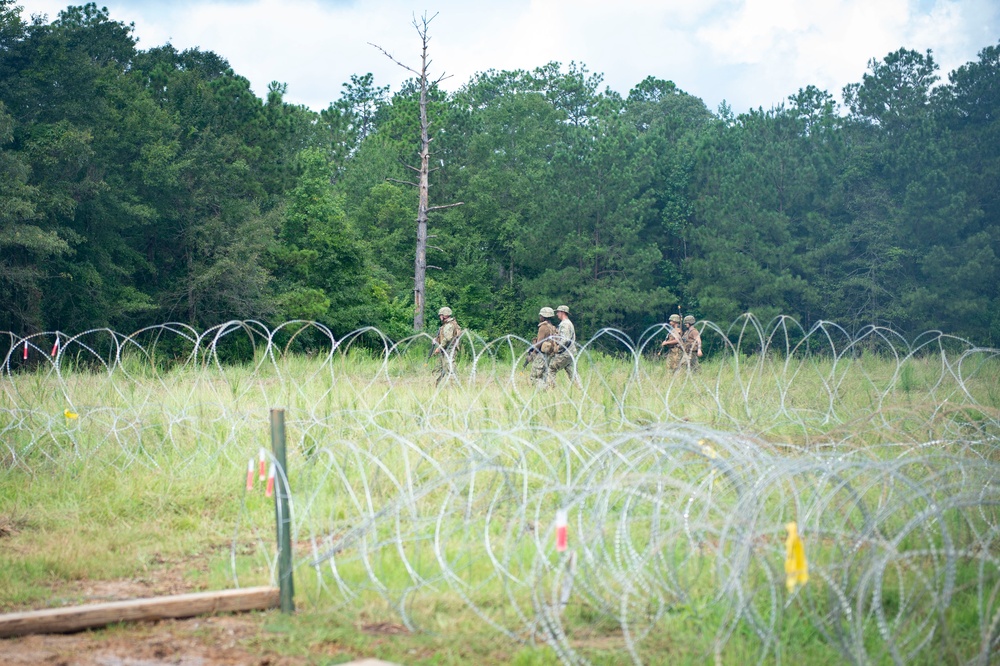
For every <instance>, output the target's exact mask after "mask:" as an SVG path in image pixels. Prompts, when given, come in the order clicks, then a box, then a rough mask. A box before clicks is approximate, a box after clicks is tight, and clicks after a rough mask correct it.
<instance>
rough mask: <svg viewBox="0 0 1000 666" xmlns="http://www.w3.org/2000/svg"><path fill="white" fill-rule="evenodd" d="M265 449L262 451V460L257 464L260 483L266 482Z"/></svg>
mask: <svg viewBox="0 0 1000 666" xmlns="http://www.w3.org/2000/svg"><path fill="white" fill-rule="evenodd" d="M264 456H265V453H264V449H261V450H260V459H259V460H258V462H257V479H258V480H260V481H263V480H264V474H265V468H264Z"/></svg>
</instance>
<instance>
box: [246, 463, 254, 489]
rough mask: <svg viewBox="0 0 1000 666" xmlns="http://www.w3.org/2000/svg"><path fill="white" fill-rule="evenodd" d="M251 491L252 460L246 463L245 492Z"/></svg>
mask: <svg viewBox="0 0 1000 666" xmlns="http://www.w3.org/2000/svg"><path fill="white" fill-rule="evenodd" d="M251 490H253V458H251V459H250V462H248V463H247V492H250V491H251Z"/></svg>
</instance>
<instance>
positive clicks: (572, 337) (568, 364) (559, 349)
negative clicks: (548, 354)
mask: <svg viewBox="0 0 1000 666" xmlns="http://www.w3.org/2000/svg"><path fill="white" fill-rule="evenodd" d="M556 316H557V317H559V335H558V336H557V337H556V347H555V352H556V354H555V356H553V357H552V360H551V361H550V362H549V371H550V372H551V373H552V382H553V384H554V383H555V380H556V373H557V372H559V371H560V370H562V369H564V368H565V370H566V374H568V375H569V379H570V381H571V382H573V381H575V382H576V383H577V384H579V383H580V379H579V378H578V377H577V376H576V374H575V373H574V371H573V370H574V369H573V357H574V355H575V354H576V328H575V327H574V326H573V322H572V321H571V320H570V318H569V306H566V305H560V306H559V307H557V308H556Z"/></svg>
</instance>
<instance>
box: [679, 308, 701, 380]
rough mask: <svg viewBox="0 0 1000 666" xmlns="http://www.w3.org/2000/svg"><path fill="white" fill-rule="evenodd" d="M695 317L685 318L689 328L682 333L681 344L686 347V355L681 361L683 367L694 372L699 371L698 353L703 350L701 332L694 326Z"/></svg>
mask: <svg viewBox="0 0 1000 666" xmlns="http://www.w3.org/2000/svg"><path fill="white" fill-rule="evenodd" d="M694 321H695V320H694V317H691V316H688V317H685V318H684V323H685V324H686V325H687V330H685V331H684V334H683V335H681V345H682V346H683V347H684V355H683V358H682V361H681V364H682V366H683V367H685V368H687V369H688V370H690V371H692V372H697V371H698V354H699V353H700V352H701V332H699V331H698V329H697V328H695V327H694Z"/></svg>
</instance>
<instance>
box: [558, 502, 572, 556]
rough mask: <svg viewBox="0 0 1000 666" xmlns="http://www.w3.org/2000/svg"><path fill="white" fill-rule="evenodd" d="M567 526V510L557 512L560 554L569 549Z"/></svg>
mask: <svg viewBox="0 0 1000 666" xmlns="http://www.w3.org/2000/svg"><path fill="white" fill-rule="evenodd" d="M567 524H568V520H567V516H566V509H558V510H557V511H556V550H557V551H559V552H560V553H562V552H564V551H565V550H566V548H567V547H568V542H569V535H568V534H567Z"/></svg>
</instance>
